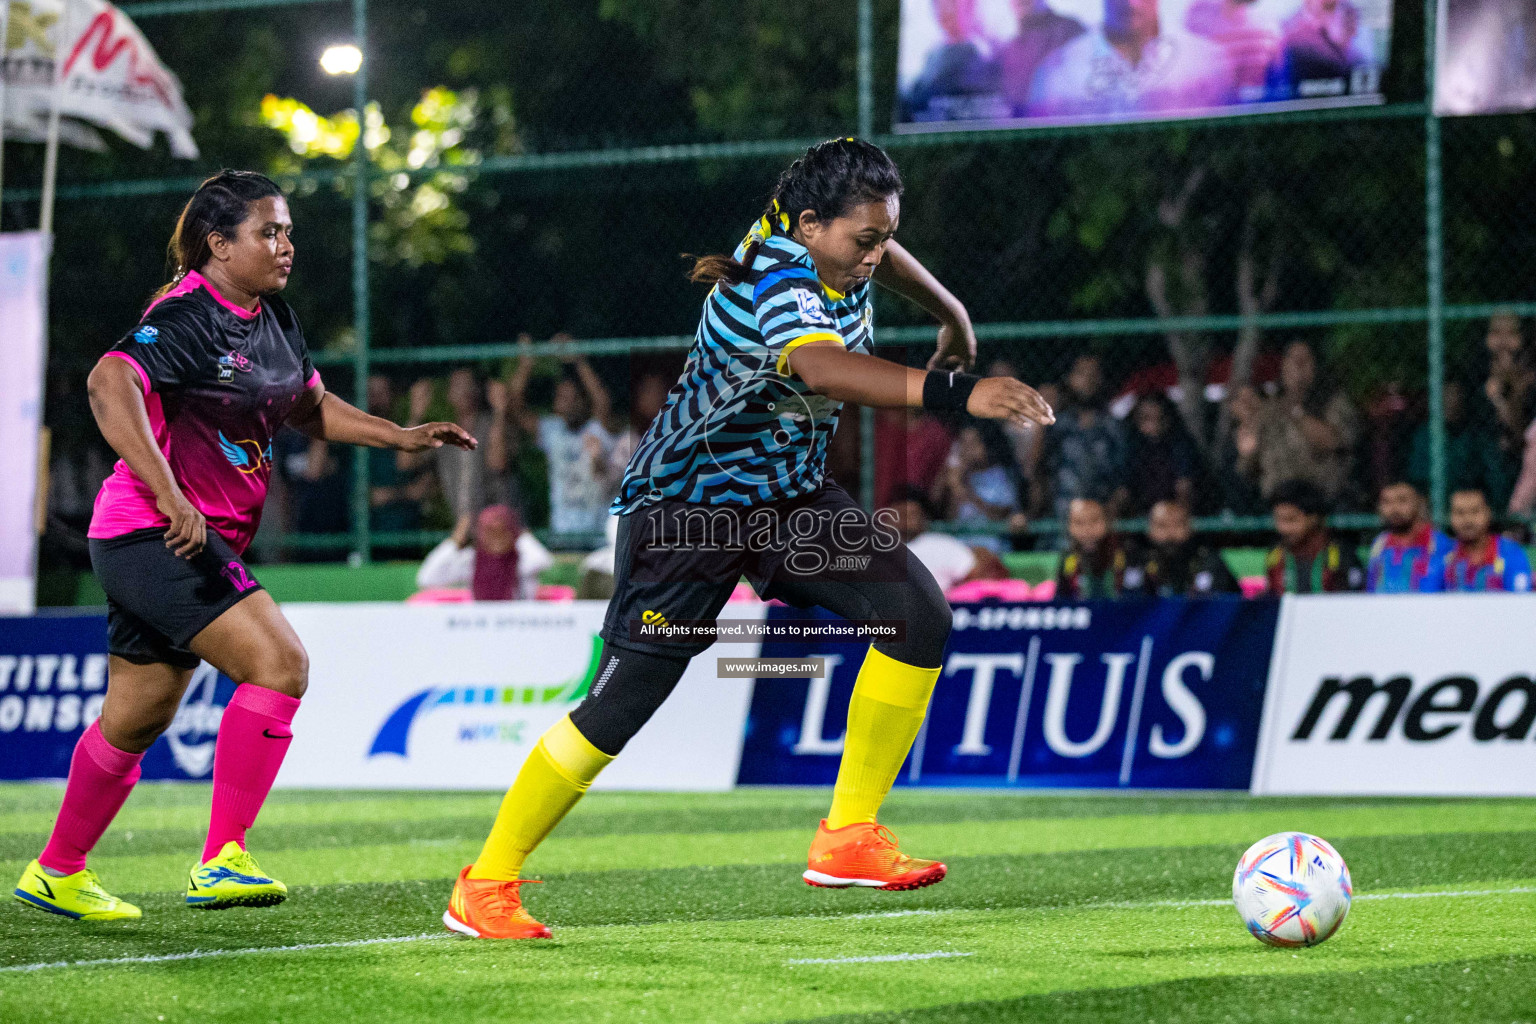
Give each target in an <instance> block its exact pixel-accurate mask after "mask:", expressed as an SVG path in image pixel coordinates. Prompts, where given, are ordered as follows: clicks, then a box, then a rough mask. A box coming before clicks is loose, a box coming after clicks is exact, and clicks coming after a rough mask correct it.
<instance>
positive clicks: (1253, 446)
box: [1215, 384, 1269, 515]
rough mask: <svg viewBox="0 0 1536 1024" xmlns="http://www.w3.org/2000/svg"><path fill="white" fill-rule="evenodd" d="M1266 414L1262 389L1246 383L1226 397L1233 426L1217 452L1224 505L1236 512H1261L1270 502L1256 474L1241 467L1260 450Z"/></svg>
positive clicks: (1251, 460) (1228, 413) (1219, 480)
mask: <svg viewBox="0 0 1536 1024" xmlns="http://www.w3.org/2000/svg"><path fill="white" fill-rule="evenodd" d="M1263 416H1264V399H1263V398H1262V397H1261V396H1260V395H1259V389H1258V388H1256V387H1254V386H1253V385H1252V384H1244V385H1242V386H1241V387H1238V388H1236V389H1234V390H1233V392H1232V394H1231V396H1230V397H1229V398H1228V399H1227V417H1228V420H1229V422H1230V427H1229V428H1228V430H1227V434H1226V436H1225V437H1223V438H1222V439H1221V443H1220V446H1219V448H1218V450H1217V453H1216V463H1215V465H1216V467H1217V474H1218V477H1219V479H1218V481H1217V482H1218V485H1219V487H1220V491H1221V502H1222V504H1221V507H1222V508H1224V509H1226V510H1228V511H1230V512H1234V513H1236V514H1237V515H1262V514H1263V513H1265V512H1267V511H1269V504H1268V503H1267V502H1266V501H1265V500H1264V494H1263V492H1262V491H1261V490H1260V489H1259V484H1258V479H1257V477H1255V476H1248V475H1245V474H1244V473H1243V472H1242V470H1241V467H1242V466H1244V465H1252V464H1253V460H1255V459H1256V457H1257V455H1258V451H1259V423H1260V421H1261V420H1262V419H1263Z"/></svg>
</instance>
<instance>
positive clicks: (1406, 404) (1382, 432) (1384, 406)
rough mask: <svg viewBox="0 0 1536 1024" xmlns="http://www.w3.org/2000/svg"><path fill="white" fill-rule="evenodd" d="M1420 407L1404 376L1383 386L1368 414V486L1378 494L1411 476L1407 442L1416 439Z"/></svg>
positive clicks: (1366, 456)
mask: <svg viewBox="0 0 1536 1024" xmlns="http://www.w3.org/2000/svg"><path fill="white" fill-rule="evenodd" d="M1417 413H1418V405H1417V404H1416V403H1415V402H1414V401H1413V400H1412V399H1411V398H1410V397H1409V395H1408V386H1407V384H1406V382H1405V381H1404V380H1403V379H1402V377H1400V376H1393V377H1392V378H1391V379H1389V380H1387V381H1385V382H1383V384H1382V387H1381V390H1380V391H1379V392H1378V393H1377V394H1376V396H1375V397H1374V398H1373V399H1372V400H1371V403H1370V406H1369V407H1368V409H1367V410H1366V416H1365V419H1366V423H1367V426H1366V431H1365V433H1366V443H1365V447H1366V453H1365V466H1364V469H1365V483H1366V485H1367V486H1368V487H1369V488H1370V493H1372V494H1375V493H1376V492H1377V491H1379V490H1381V488H1382V487H1383V486H1384V485H1385V484H1387V483H1390V482H1391V481H1393V480H1400V479H1402V478H1403V477H1404V476H1407V475H1408V457H1409V454H1410V451H1411V449H1405V448H1404V446H1403V438H1405V437H1412V436H1413V432H1414V430H1415V424H1416V423H1417V422H1419V421H1420V419H1421V417H1420V416H1419V415H1417Z"/></svg>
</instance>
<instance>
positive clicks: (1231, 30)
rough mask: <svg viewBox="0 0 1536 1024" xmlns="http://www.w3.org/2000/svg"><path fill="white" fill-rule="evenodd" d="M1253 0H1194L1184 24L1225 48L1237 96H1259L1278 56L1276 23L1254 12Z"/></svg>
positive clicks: (1260, 96) (1254, 4)
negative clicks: (1235, 81) (1234, 78)
mask: <svg viewBox="0 0 1536 1024" xmlns="http://www.w3.org/2000/svg"><path fill="white" fill-rule="evenodd" d="M1257 7H1258V4H1257V3H1256V2H1255V0H1194V2H1193V3H1191V4H1190V5H1189V9H1188V10H1187V11H1185V12H1184V27H1185V28H1187V29H1189V30H1190V31H1191V32H1193V33H1194V34H1195V35H1197V36H1204V37H1205V38H1206V39H1209V40H1210V41H1211V42H1213V43H1215V44H1216V45H1218V46H1220V47H1221V48H1222V49H1224V50H1226V51H1227V59H1228V60H1229V61H1231V62H1232V70H1233V74H1234V75H1235V76H1236V77H1237V95H1238V99H1240V100H1242V101H1243V102H1245V103H1248V102H1252V101H1254V100H1262V99H1264V97H1265V86H1266V83H1267V82H1268V80H1269V75H1270V69H1271V68H1272V67H1274V65H1275V63H1276V61H1277V59H1278V58H1279V56H1280V30H1279V26H1278V25H1275V24H1273V23H1271V22H1270V21H1269V20H1268V19H1267V18H1265V17H1264V15H1262V14H1260V13H1258V12H1257V10H1256V8H1257Z"/></svg>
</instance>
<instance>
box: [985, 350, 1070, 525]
mask: <svg viewBox="0 0 1536 1024" xmlns="http://www.w3.org/2000/svg"><path fill="white" fill-rule="evenodd" d="M985 376H988V377H1013V378H1015V379H1018V380H1023V378H1022V377H1021V376H1020V375H1019V371H1018V368H1017V367H1016V366H1014V364H1013V363H1011V362H1009V361H1008V360H1006V359H994V360H992V362H991V364H990V365H989V366H988V367H987V372H986V374H985ZM1056 392H1057V389H1056V387H1055V386H1054V385H1052V384H1042V385H1041V390H1040V397H1042V398H1044V399H1045V401H1046V403H1047V404H1048V405H1050V406H1051V408H1053V409H1054V408H1055V407H1056V401H1057V398H1058V395H1057V393H1056ZM995 422H996V423H997V425H998V426H999V427H1000V428H1001V429H1002V431H1003V436H1004V437H1006V438H1007V439H1008V447H1009V450H1010V452H1011V454H1012V455H1013V464H1014V465H1015V466H1017V467H1018V468H1019V480H1020V481H1021V482H1022V483H1023V485H1024V492H1025V493H1022V494H1021V495H1020V496H1019V497H1020V505H1021V506H1022V507H1023V509H1024V511H1026V512H1028V511H1030V510H1031V509H1032V508H1034V507H1035V501H1034V496H1035V492H1037V491H1038V490H1039V489H1040V486H1039V481H1038V480H1037V479H1036V477H1037V475H1038V472H1039V468H1040V456H1041V454H1042V453H1043V452H1044V451H1045V428H1044V427H1042V426H1041V425H1040V424H1038V423H1036V422H1034V421H1033V420H1025V421H1023V422H1019V421H1018V420H1016V419H1013V420H996V421H995Z"/></svg>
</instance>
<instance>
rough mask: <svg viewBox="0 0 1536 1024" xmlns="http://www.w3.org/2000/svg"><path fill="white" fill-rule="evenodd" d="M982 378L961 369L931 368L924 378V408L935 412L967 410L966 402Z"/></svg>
mask: <svg viewBox="0 0 1536 1024" xmlns="http://www.w3.org/2000/svg"><path fill="white" fill-rule="evenodd" d="M980 380H981V378H980V377H978V376H976V375H975V374H974V373H961V372H960V371H959V370H929V371H928V376H927V377H925V378H924V379H923V408H924V409H931V410H933V411H934V412H965V403H966V402H968V401H969V400H970V397H971V392H972V391H974V390H976V384H977V382H979V381H980Z"/></svg>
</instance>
